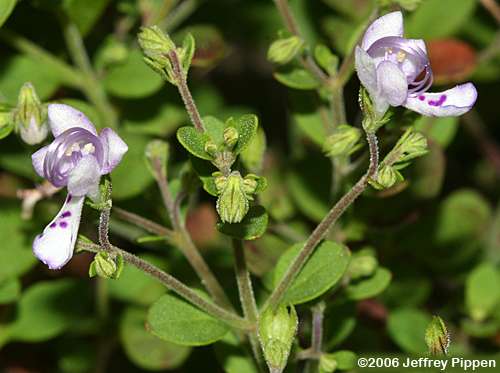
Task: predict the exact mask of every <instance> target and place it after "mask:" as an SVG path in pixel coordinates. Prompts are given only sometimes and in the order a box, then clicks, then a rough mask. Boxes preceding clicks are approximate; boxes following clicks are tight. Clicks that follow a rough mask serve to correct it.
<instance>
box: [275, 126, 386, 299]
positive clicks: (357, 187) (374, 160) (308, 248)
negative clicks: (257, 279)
mask: <svg viewBox="0 0 500 373" xmlns="http://www.w3.org/2000/svg"><path fill="white" fill-rule="evenodd" d="M366 137H367V141H368V146H369V149H370V165H369V166H368V170H367V171H366V173H365V174H364V175H363V176H362V177H361V178H360V179H359V180H358V182H357V183H356V184H354V186H353V187H352V188H351V190H349V191H348V192H347V193H346V194H345V195H344V196H343V197H342V198H341V199H340V200H339V201H338V202H337V203H336V204H335V205H334V206H333V207H332V209H331V210H330V211H329V212H328V214H327V215H326V216H325V217H324V218H323V220H322V221H321V222H320V223H319V224H318V226H317V227H316V228H315V229H314V231H313V232H312V234H311V235H310V236H309V238H308V239H307V241H306V243H305V244H304V247H303V248H302V250H301V251H300V252H299V254H298V255H297V257H296V258H295V259H294V261H293V262H292V264H291V265H290V267H288V270H287V271H286V273H285V275H284V276H283V278H282V279H281V281H280V283H279V284H278V286H277V287H276V288H275V289H274V291H273V293H272V294H271V296H270V297H269V299H268V300H267V302H266V304H269V305H270V306H271V307H273V308H276V307H278V305H279V304H280V302H281V300H282V298H283V296H284V295H285V292H286V290H287V289H288V288H289V287H290V285H291V283H292V282H293V280H294V279H295V277H296V276H297V275H298V274H299V272H300V270H301V269H302V267H303V266H304V264H305V263H306V262H307V260H308V259H309V257H310V256H311V254H312V253H313V251H314V249H315V247H316V246H317V245H318V244H319V242H320V241H321V240H322V239H323V238H324V237H325V235H326V234H327V233H328V231H329V230H330V228H331V227H332V226H333V225H334V224H335V223H336V222H337V220H338V219H339V218H340V217H341V216H342V214H343V213H344V212H345V210H346V209H347V208H348V207H349V206H350V205H351V204H352V203H353V202H354V201H355V200H356V198H358V197H359V196H360V195H361V193H363V191H364V190H365V189H366V186H367V185H368V180H369V179H370V178H371V177H372V176H373V175H375V174H376V172H377V166H378V145H377V137H376V136H375V134H374V133H371V132H368V133H367V134H366Z"/></svg>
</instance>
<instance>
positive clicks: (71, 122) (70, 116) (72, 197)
mask: <svg viewBox="0 0 500 373" xmlns="http://www.w3.org/2000/svg"><path fill="white" fill-rule="evenodd" d="M48 120H49V126H50V129H51V131H52V134H53V135H54V141H52V143H51V144H49V145H47V146H45V147H43V148H41V149H40V150H38V151H37V152H36V153H34V154H33V155H32V162H33V167H34V168H35V170H36V172H37V174H38V175H40V176H41V177H43V178H45V179H47V180H48V181H50V183H51V184H53V185H54V186H56V187H59V188H62V187H67V189H68V196H67V198H66V200H65V202H64V205H63V207H62V208H61V210H60V211H59V213H58V214H57V215H56V217H55V218H54V219H53V220H52V221H51V222H50V223H49V225H47V227H46V228H45V229H44V230H43V232H42V233H41V234H39V235H38V236H37V237H36V238H35V241H34V242H33V252H34V254H35V256H36V257H37V258H38V259H40V260H41V261H42V262H44V263H45V264H47V265H48V267H49V268H51V269H59V268H61V267H62V266H63V265H65V264H66V263H67V262H68V261H69V260H70V259H71V257H72V256H73V249H74V246H75V242H76V238H77V235H78V228H79V225H80V216H81V212H82V207H83V202H84V199H85V196H88V197H90V198H92V199H94V200H98V198H99V180H100V178H101V176H102V175H105V174H108V173H110V172H111V170H113V169H114V168H115V167H116V166H117V165H118V163H120V161H121V159H122V157H123V155H124V154H125V153H126V152H127V150H128V147H127V144H125V142H123V140H122V139H121V138H120V137H119V136H118V135H117V134H116V132H115V131H113V130H112V129H111V128H105V129H103V130H102V131H101V133H100V134H98V133H97V131H96V129H95V127H94V125H93V124H92V123H91V122H90V121H89V120H88V119H87V117H86V116H85V115H84V114H83V113H81V112H79V111H78V110H76V109H74V108H72V107H70V106H68V105H62V104H51V105H49V106H48Z"/></svg>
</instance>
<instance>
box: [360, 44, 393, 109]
mask: <svg viewBox="0 0 500 373" xmlns="http://www.w3.org/2000/svg"><path fill="white" fill-rule="evenodd" d="M355 66H356V71H357V73H358V78H359V80H360V81H361V84H362V85H363V86H364V87H365V88H366V90H367V91H368V93H369V94H370V97H371V99H372V101H373V105H374V108H375V111H376V112H377V113H378V114H379V116H380V117H382V116H383V115H384V114H385V112H386V111H387V109H388V108H389V103H388V102H387V100H386V99H385V98H384V97H383V96H382V95H380V93H379V88H378V85H377V69H376V68H375V61H374V59H373V58H371V57H370V55H368V53H366V51H364V50H363V49H361V48H360V47H356V51H355Z"/></svg>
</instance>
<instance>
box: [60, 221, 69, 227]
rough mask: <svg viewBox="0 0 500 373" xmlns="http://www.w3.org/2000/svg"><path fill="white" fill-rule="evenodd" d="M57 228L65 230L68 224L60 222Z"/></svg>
mask: <svg viewBox="0 0 500 373" xmlns="http://www.w3.org/2000/svg"><path fill="white" fill-rule="evenodd" d="M59 226H60V227H61V228H66V227H67V226H68V223H66V222H65V221H62V222H60V223H59Z"/></svg>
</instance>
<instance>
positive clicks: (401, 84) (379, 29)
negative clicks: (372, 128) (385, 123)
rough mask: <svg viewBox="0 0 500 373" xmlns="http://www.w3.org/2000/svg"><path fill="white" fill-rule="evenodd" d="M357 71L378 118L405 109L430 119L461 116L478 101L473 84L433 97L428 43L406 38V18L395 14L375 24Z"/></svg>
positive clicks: (359, 48)
mask: <svg viewBox="0 0 500 373" xmlns="http://www.w3.org/2000/svg"><path fill="white" fill-rule="evenodd" d="M355 61H356V70H357V73H358V77H359V80H360V81H361V83H362V84H363V86H364V87H365V88H366V90H367V91H368V93H369V94H370V97H371V98H372V101H373V103H374V108H375V110H376V112H377V114H378V115H379V116H380V117H381V116H383V115H384V113H385V112H386V111H387V110H388V109H389V106H404V107H406V108H408V109H410V110H413V111H416V112H418V113H420V114H423V115H427V116H436V117H444V116H458V115H462V114H464V113H466V112H467V111H469V110H470V109H471V108H472V106H473V105H474V103H475V102H476V99H477V91H476V88H475V87H474V85H473V84H472V83H466V84H462V85H458V86H456V87H454V88H452V89H449V90H447V91H444V92H439V93H429V92H427V90H428V89H429V88H430V87H431V85H432V81H433V76H432V70H431V66H430V62H429V58H428V56H427V49H426V47H425V42H424V41H423V40H420V39H405V38H403V15H402V13H401V12H393V13H389V14H386V15H385V16H383V17H380V18H378V19H377V20H375V21H374V22H373V23H372V24H371V25H370V26H369V27H368V29H367V30H366V33H365V35H364V37H363V40H362V42H361V46H357V47H356V55H355Z"/></svg>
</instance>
